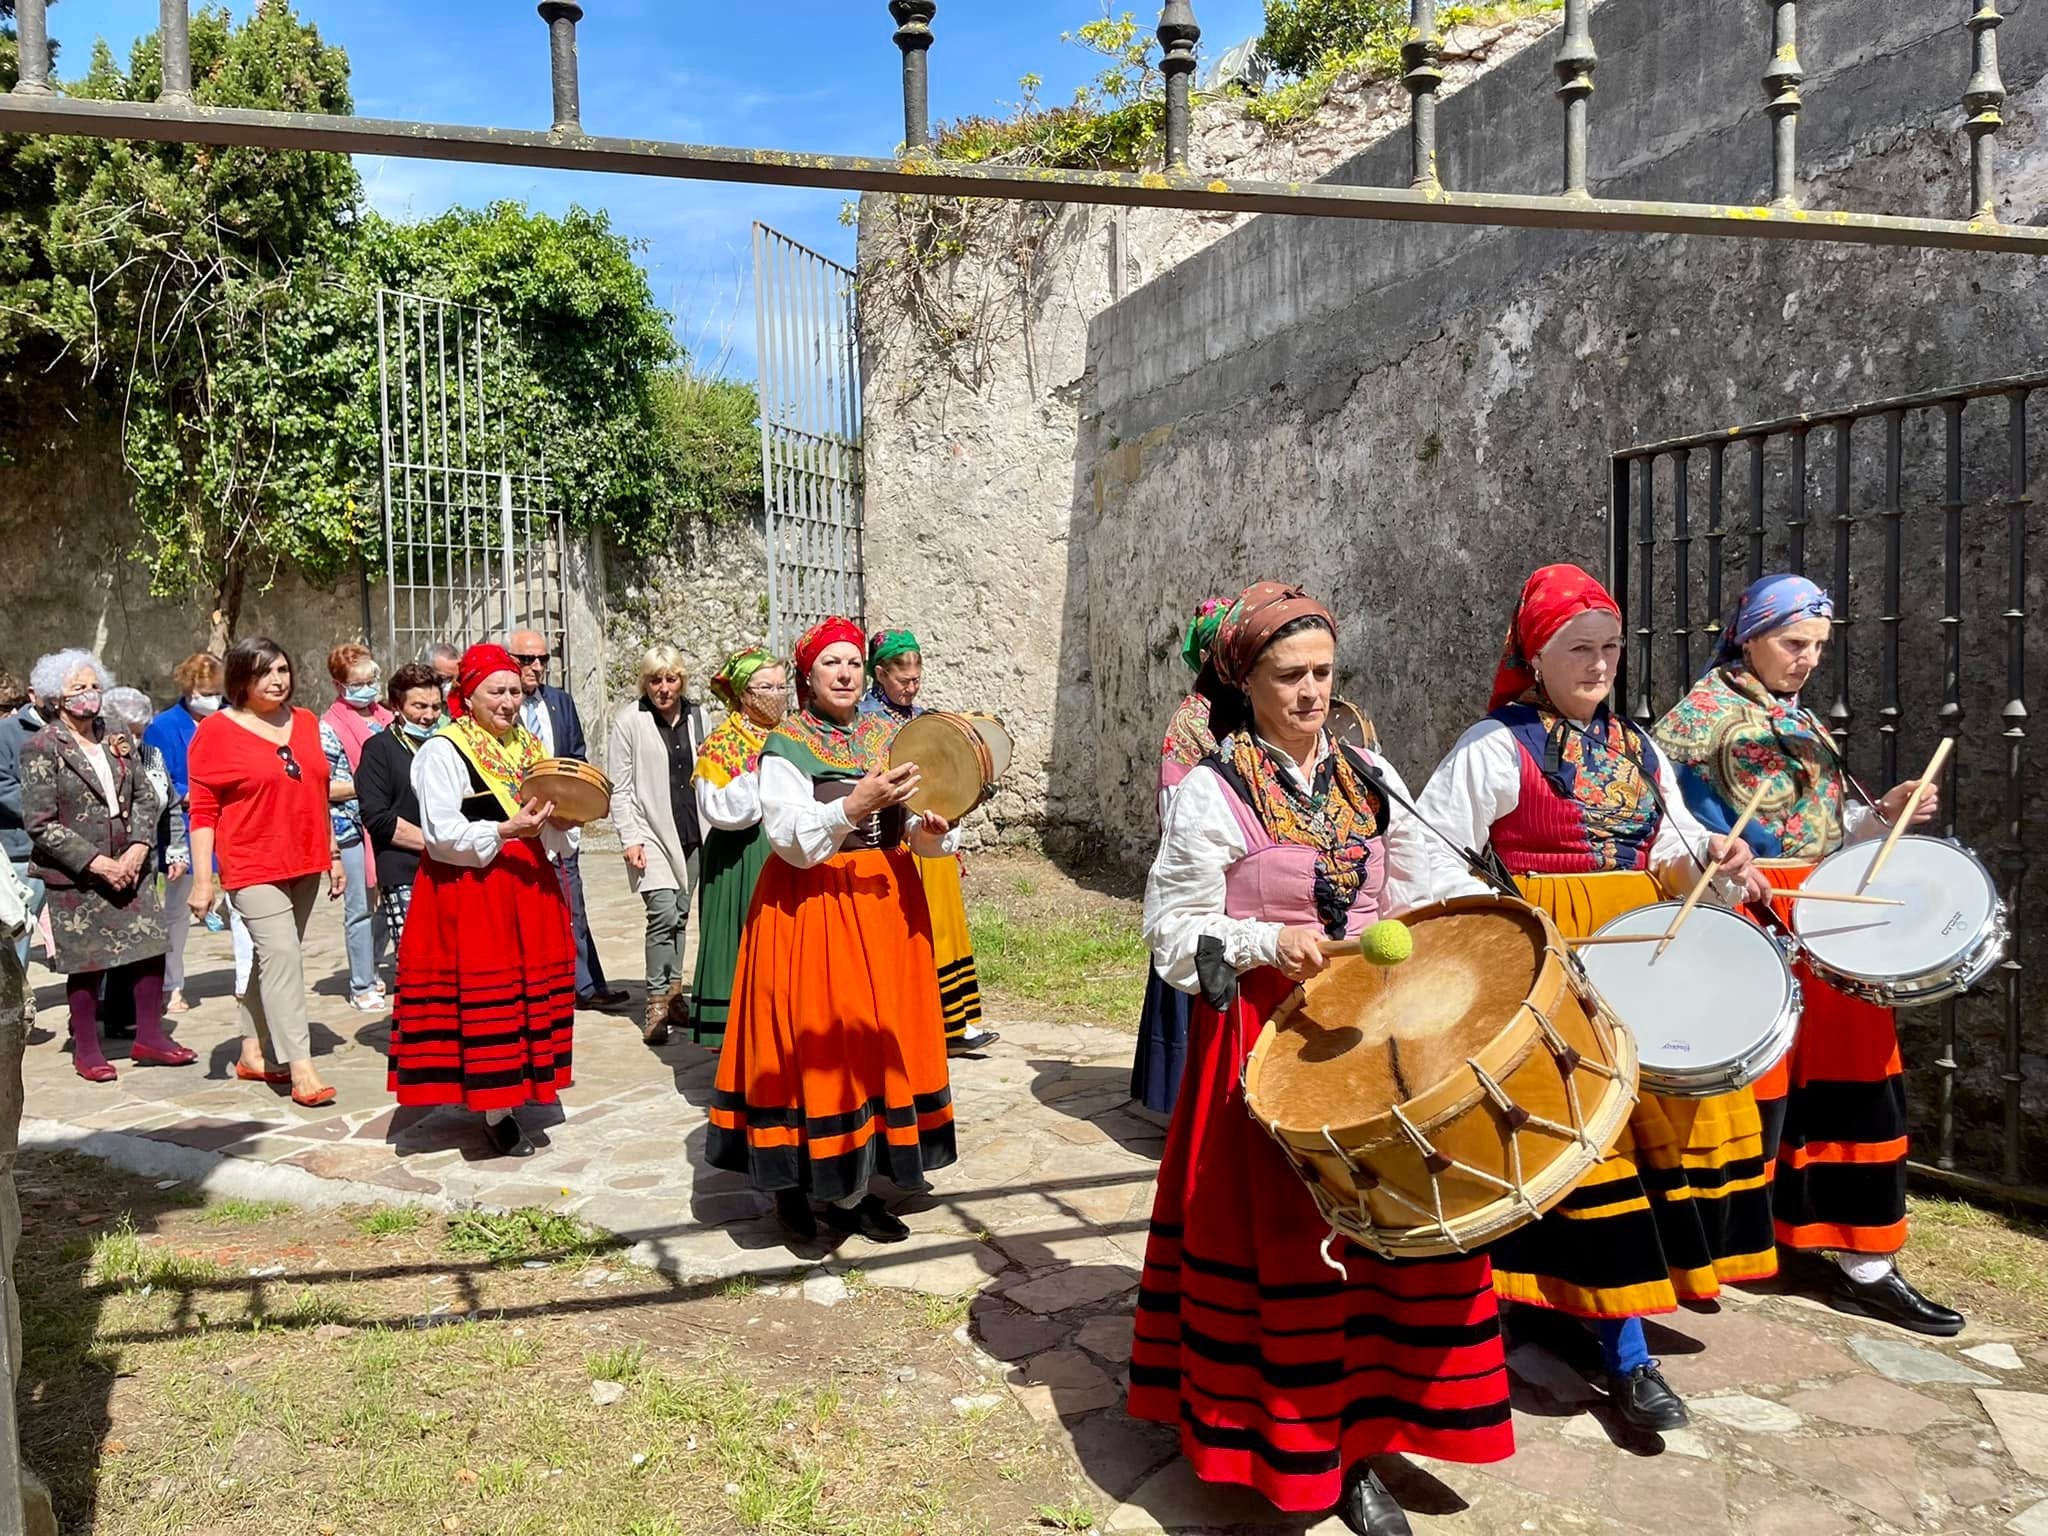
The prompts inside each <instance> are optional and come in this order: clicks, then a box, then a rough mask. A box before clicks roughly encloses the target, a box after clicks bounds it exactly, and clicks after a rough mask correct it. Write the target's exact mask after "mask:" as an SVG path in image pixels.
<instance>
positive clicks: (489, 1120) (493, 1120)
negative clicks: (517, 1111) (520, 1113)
mask: <svg viewBox="0 0 2048 1536" xmlns="http://www.w3.org/2000/svg"><path fill="white" fill-rule="evenodd" d="M511 1118H512V1111H511V1110H509V1109H487V1110H485V1111H484V1124H485V1125H497V1124H499V1123H501V1122H503V1121H506V1120H510V1119H511Z"/></svg>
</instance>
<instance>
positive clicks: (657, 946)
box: [605, 645, 704, 1045]
mask: <svg viewBox="0 0 2048 1536" xmlns="http://www.w3.org/2000/svg"><path fill="white" fill-rule="evenodd" d="M688 682H689V678H688V675H687V674H686V673H685V671H684V669H683V654H682V652H681V651H678V650H677V649H676V648H675V647H674V646H672V645H654V646H650V647H648V649H647V651H646V653H645V654H644V655H642V656H641V658H640V697H639V698H638V699H636V700H634V701H633V702H632V703H631V704H628V705H626V706H625V707H624V708H623V709H621V710H620V711H619V712H618V714H617V715H616V716H615V717H614V718H613V720H612V732H611V742H610V750H609V752H608V753H607V754H606V757H605V763H606V766H607V767H608V768H609V770H610V772H611V780H612V824H613V825H614V826H615V827H617V828H618V830H619V840H620V842H622V843H623V844H624V845H625V860H626V879H627V882H628V883H629V884H630V885H631V886H632V888H633V889H634V890H635V891H636V892H638V893H639V896H640V900H641V901H642V902H643V903H645V905H646V907H647V1015H646V1021H645V1023H644V1025H643V1027H642V1030H641V1038H642V1039H644V1040H645V1041H646V1042H647V1043H648V1044H649V1045H661V1044H664V1043H665V1042H666V1041H667V1040H668V1034H669V1027H670V1025H671V1024H673V1023H678V1022H681V1020H679V1019H677V1018H675V1017H674V1013H675V1011H676V1010H677V1009H678V1008H680V1007H682V1006H683V940H684V935H685V933H686V931H687V930H688V928H689V923H690V900H691V897H692V895H693V894H694V893H695V891H696V889H697V870H698V850H699V849H700V848H701V847H702V846H703V843H704V835H703V832H702V831H701V830H700V827H699V823H698V820H697V796H696V790H695V786H694V784H693V783H692V780H693V779H694V777H695V775H696V771H697V752H698V749H699V748H701V747H702V746H703V745H704V712H703V711H702V710H701V709H699V708H698V707H697V706H696V705H695V704H692V703H691V702H690V701H689V699H688V698H686V697H685V696H684V693H683V690H684V688H685V687H686V686H687V685H688Z"/></svg>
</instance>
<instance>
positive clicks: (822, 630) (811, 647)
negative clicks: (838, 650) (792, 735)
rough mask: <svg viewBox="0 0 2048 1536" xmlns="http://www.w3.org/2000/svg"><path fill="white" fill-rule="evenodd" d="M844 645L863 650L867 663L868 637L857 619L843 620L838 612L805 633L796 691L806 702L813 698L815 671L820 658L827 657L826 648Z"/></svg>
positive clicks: (800, 645)
mask: <svg viewBox="0 0 2048 1536" xmlns="http://www.w3.org/2000/svg"><path fill="white" fill-rule="evenodd" d="M842 642H843V643H845V644H847V645H850V646H852V647H853V648H854V649H855V650H856V651H859V652H860V656H861V660H862V661H866V660H867V655H868V642H867V636H865V635H863V634H862V633H861V632H860V626H859V625H858V624H856V623H854V622H853V620H851V619H842V618H841V617H839V615H838V614H836V613H835V614H834V615H832V617H831V618H829V619H821V620H819V621H818V622H817V623H816V624H813V625H812V626H811V627H810V628H809V629H807V630H805V631H804V637H803V639H801V640H799V641H797V643H796V691H797V697H798V698H799V699H801V700H802V701H803V702H805V703H809V702H810V698H811V668H812V667H814V666H816V665H817V664H818V658H819V657H820V656H822V655H824V654H825V649H826V647H828V646H833V645H839V644H841V643H842Z"/></svg>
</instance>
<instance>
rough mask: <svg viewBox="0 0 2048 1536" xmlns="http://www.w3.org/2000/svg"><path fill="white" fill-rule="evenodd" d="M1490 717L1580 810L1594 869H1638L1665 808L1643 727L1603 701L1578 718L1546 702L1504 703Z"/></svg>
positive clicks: (1551, 785)
mask: <svg viewBox="0 0 2048 1536" xmlns="http://www.w3.org/2000/svg"><path fill="white" fill-rule="evenodd" d="M1493 718H1494V719H1496V720H1498V721H1499V722H1500V723H1501V724H1502V725H1504V726H1506V727H1507V728H1508V730H1509V731H1510V732H1511V733H1512V734H1513V735H1514V737H1515V739H1516V740H1517V741H1519V742H1520V743H1521V745H1522V747H1523V749H1524V750H1525V751H1526V752H1528V754H1529V756H1530V757H1531V758H1533V759H1534V760H1535V762H1536V764H1537V766H1538V768H1539V769H1540V770H1541V772H1542V774H1543V777H1544V779H1545V780H1546V781H1547V782H1548V783H1549V785H1550V787H1551V789H1552V790H1554V791H1555V792H1556V793H1557V794H1558V795H1559V796H1560V797H1561V798H1562V799H1565V800H1569V801H1570V802H1571V803H1572V804H1573V805H1574V806H1575V807H1576V808H1577V810H1578V813H1579V821H1580V824H1581V826H1582V827H1583V828H1584V830H1585V836H1586V848H1587V851H1588V852H1589V853H1590V854H1591V855H1592V859H1593V867H1594V868H1595V869H1596V870H1617V869H1631V870H1632V869H1641V868H1642V867H1643V860H1644V849H1645V847H1646V846H1647V845H1649V844H1650V843H1651V842H1653V841H1654V840H1655V838H1656V836H1657V823H1658V820H1659V819H1660V817H1661V816H1662V814H1663V812H1662V808H1661V807H1660V806H1659V805H1658V803H1657V795H1656V790H1655V787H1654V786H1653V785H1652V784H1651V783H1650V778H1649V775H1650V774H1651V773H1654V772H1655V771H1656V769H1655V766H1654V756H1653V754H1652V753H1651V751H1650V750H1649V743H1648V742H1647V741H1645V740H1644V739H1643V736H1642V733H1641V732H1640V731H1638V730H1637V729H1636V728H1635V727H1634V726H1633V725H1631V724H1629V722H1628V721H1626V720H1623V719H1621V718H1620V717H1619V716H1617V715H1616V714H1614V713H1613V711H1611V710H1609V709H1607V708H1606V707H1605V706H1604V705H1603V706H1602V707H1601V708H1600V710H1599V711H1598V712H1597V713H1595V715H1594V716H1593V718H1592V719H1591V720H1590V721H1589V722H1587V723H1586V724H1585V725H1583V726H1581V725H1578V724H1576V723H1575V722H1573V721H1571V720H1569V719H1567V718H1566V717H1565V716H1564V715H1561V714H1559V713H1558V712H1557V711H1556V710H1555V709H1552V708H1551V707H1550V705H1549V703H1548V702H1545V701H1540V700H1537V699H1533V698H1532V699H1527V700H1525V701H1524V702H1522V703H1519V704H1505V705H1502V706H1501V707H1500V708H1499V709H1496V710H1495V711H1494V712H1493Z"/></svg>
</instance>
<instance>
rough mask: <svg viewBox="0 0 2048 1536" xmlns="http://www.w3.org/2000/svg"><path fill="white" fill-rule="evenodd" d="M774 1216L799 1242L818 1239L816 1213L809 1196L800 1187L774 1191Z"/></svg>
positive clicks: (809, 1241) (812, 1241)
mask: <svg viewBox="0 0 2048 1536" xmlns="http://www.w3.org/2000/svg"><path fill="white" fill-rule="evenodd" d="M775 1218H776V1220H778V1221H780V1222H781V1223H782V1224H783V1226H784V1227H786V1228H788V1230H789V1235H790V1236H791V1237H793V1238H795V1239H796V1240H797V1241H798V1242H800V1243H815V1242H816V1241H817V1240H818V1213H817V1212H816V1211H814V1210H812V1209H811V1197H810V1196H809V1195H806V1194H805V1193H804V1192H803V1191H802V1190H800V1189H778V1190H777V1191H775Z"/></svg>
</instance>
